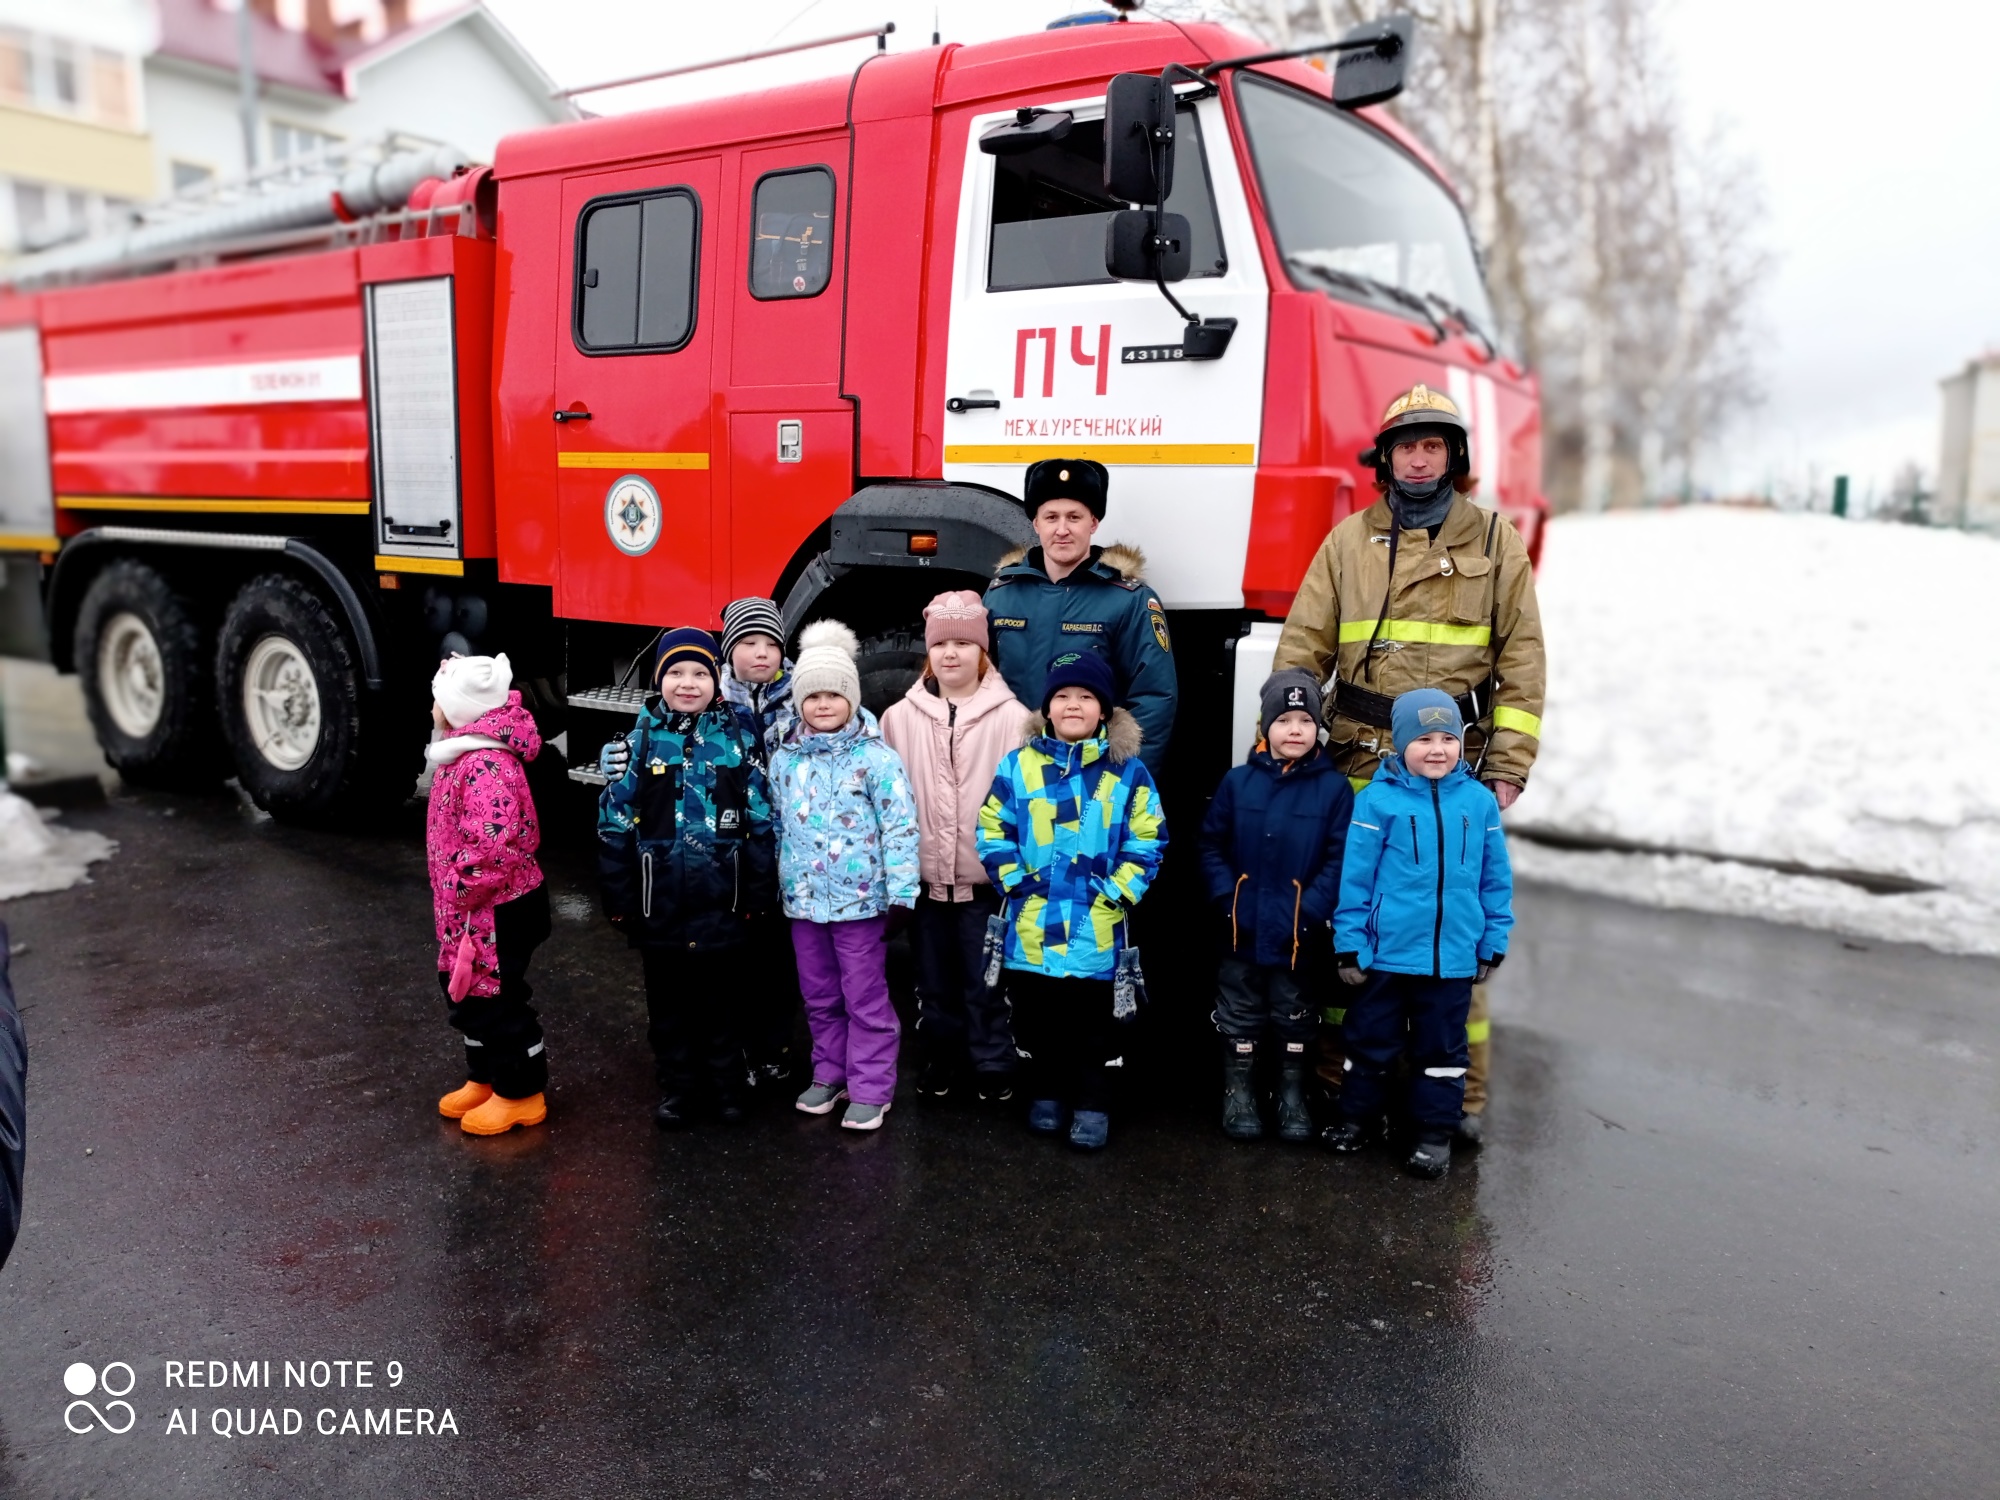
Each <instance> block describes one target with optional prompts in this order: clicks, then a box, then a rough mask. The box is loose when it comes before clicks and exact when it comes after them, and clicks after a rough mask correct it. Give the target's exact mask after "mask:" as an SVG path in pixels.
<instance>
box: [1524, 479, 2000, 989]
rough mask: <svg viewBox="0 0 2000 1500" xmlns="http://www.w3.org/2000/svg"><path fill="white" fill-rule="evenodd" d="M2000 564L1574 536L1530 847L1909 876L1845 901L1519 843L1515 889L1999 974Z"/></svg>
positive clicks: (1727, 534) (1810, 882)
mask: <svg viewBox="0 0 2000 1500" xmlns="http://www.w3.org/2000/svg"><path fill="white" fill-rule="evenodd" d="M1996 578H2000V542H1995V541H1993V540H1991V539H1988V538H1985V537H1979V536H1972V535H1968V534H1966V533H1963V532H1953V531H1931V530H1923V529H1919V528H1915V527H1903V526H1890V525H1880V524H1874V523H1867V522H1855V521H1837V520H1834V519H1832V518H1831V517H1826V516H1811V515H1781V514H1777V513H1774V512H1766V511H1740V510H1729V509H1722V508H1708V507H1702V508H1693V509H1682V510H1672V511H1649V512H1638V513H1626V514H1616V515H1609V516H1564V517H1562V518H1561V519H1559V520H1557V521H1556V522H1555V523H1554V524H1553V525H1551V526H1550V528H1549V535H1548V544H1547V551H1546V553H1545V555H1544V557H1543V561H1542V571H1541V579H1540V595H1541V604H1542V618H1543V622H1544V627H1545V630H1546V633H1547V637H1548V647H1549V694H1548V707H1547V710H1546V712H1545V715H1544V719H1545V724H1544V730H1545V733H1544V737H1543V740H1542V748H1541V754H1540V758H1539V759H1538V761H1537V762H1536V766H1535V772H1534V776H1533V785H1532V787H1531V788H1530V790H1529V793H1528V795H1527V796H1525V797H1523V798H1522V799H1521V801H1520V802H1519V803H1518V804H1517V806H1516V809H1515V811H1514V812H1513V813H1511V814H1510V815H1509V821H1510V823H1511V824H1512V825H1513V826H1514V827H1515V828H1517V829H1521V830H1523V831H1529V830H1534V829H1543V830H1548V831H1551V832H1555V833H1560V834H1565V835H1572V836H1585V837H1602V838H1608V839H1613V840H1618V841H1623V842H1627V843H1637V844H1644V845H1649V846H1656V847H1659V848H1664V849H1674V850H1688V851H1695V852H1697V853H1702V854H1710V855H1723V856H1730V855H1734V856H1739V857H1743V858H1750V859H1763V860H1777V861H1785V862H1793V863H1797V864H1800V865H1804V866H1808V867H1810V868H1812V869H1816V870H1840V871H1860V872H1866V873H1869V874H1875V875H1887V876H1896V877H1902V878H1904V879H1907V880H1912V881H1920V882H1923V883H1925V884H1929V885H1936V886H1940V887H1942V888H1943V889H1942V890H1940V891H1936V892H1925V893H1920V894H1910V895H1886V896H1885V895H1872V894H1870V893H1869V892H1868V891H1866V890H1864V889H1861V888H1859V887H1857V886H1854V885H1849V884H1844V883H1840V882H1836V881H1831V880H1825V879H1818V878H1813V877H1808V876H1799V875H1788V874H1780V873H1777V872H1775V871H1770V870H1765V869H1759V868H1754V867H1750V866H1745V865H1740V864H1719V863H1715V862H1713V861H1711V860H1705V859H1700V858H1689V857H1670V856H1664V855H1638V854H1596V853H1576V852H1570V851H1564V850H1557V849H1550V848H1546V847H1539V846H1535V845H1533V844H1531V843H1529V842H1527V841H1525V840H1523V841H1517V842H1516V844H1515V846H1514V847H1515V852H1516V856H1517V861H1518V869H1519V871H1520V873H1521V874H1522V875H1523V876H1526V877H1529V878H1533V879H1544V880H1553V881H1557V882H1558V883H1561V884H1565V885H1576V886H1579V887H1583V888H1586V889H1590V890H1596V891H1601V892H1604V893H1606V894H1610V895H1617V896H1622V897H1625V898H1628V899H1632V900H1639V901H1647V902H1652V903H1656V904H1660V905H1666V906H1681V907H1692V908H1696V909H1700V910H1706V911H1721V912H1731V913H1741V914H1744V915H1752V916H1763V917H1769V918H1773V919H1775V920H1780V921H1792V922H1801V923H1805V924H1807V925H1810V926H1815V927H1822V928H1829V929H1832V930H1835V931H1841V932H1851V933H1854V934H1857V935H1861V936H1867V937H1873V938H1878V939H1882V940H1900V941H1909V942H1920V943H1927V944H1929V945H1931V946H1932V947H1936V948H1941V949H1944V950H1946V951H1949V952H1964V953H1991V954H2000V778H1996V775H1995V768H1994V764H1993V757H1992V750H1991V743H1992V738H1993V736H1992V733H1991V731H1990V730H1989V728H1988V723H1989V721H1990V719H1991V718H1992V716H1993V709H1992V707H1991V706H1992V705H1994V704H1996V703H2000V650H1996V649H1995V646H1994V627H1993V621H1992V612H1991V603H1990V601H1991V600H1992V599H1993V598H1994V597H1995V595H1996V590H1995V586H1994V585H1995V581H1996Z"/></svg>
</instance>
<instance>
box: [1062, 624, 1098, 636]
mask: <svg viewBox="0 0 2000 1500" xmlns="http://www.w3.org/2000/svg"><path fill="white" fill-rule="evenodd" d="M1062 628H1063V633H1064V634H1066V635H1103V634H1104V626H1103V623H1102V622H1101V621H1097V620H1064V621H1063V627H1062Z"/></svg>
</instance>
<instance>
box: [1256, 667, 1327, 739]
mask: <svg viewBox="0 0 2000 1500" xmlns="http://www.w3.org/2000/svg"><path fill="white" fill-rule="evenodd" d="M1325 706H1326V698H1325V695H1324V694H1322V693H1321V692H1320V687H1319V679H1318V678H1317V677H1315V676H1313V674H1312V673H1310V672H1308V671H1306V670H1305V668H1303V667H1287V668H1285V670H1284V671H1282V672H1273V673H1272V674H1271V675H1270V676H1269V677H1266V678H1265V679H1264V686H1263V687H1261V688H1260V689H1258V691H1257V708H1258V713H1259V715H1260V717H1259V718H1258V720H1257V722H1258V723H1259V724H1260V725H1262V726H1263V730H1264V733H1265V734H1266V735H1269V734H1270V732H1271V726H1272V725H1273V724H1275V723H1277V721H1278V717H1279V715H1281V714H1288V713H1290V712H1292V711H1293V710H1294V709H1303V710H1304V711H1305V712H1306V713H1309V714H1311V715H1312V717H1313V722H1314V723H1315V724H1317V723H1318V722H1319V719H1320V713H1321V711H1322V710H1323V709H1324V708H1325Z"/></svg>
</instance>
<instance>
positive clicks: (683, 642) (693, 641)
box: [653, 625, 721, 688]
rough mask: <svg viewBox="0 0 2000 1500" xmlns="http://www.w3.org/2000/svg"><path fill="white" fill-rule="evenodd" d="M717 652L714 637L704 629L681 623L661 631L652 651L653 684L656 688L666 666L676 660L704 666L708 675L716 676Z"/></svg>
mask: <svg viewBox="0 0 2000 1500" xmlns="http://www.w3.org/2000/svg"><path fill="white" fill-rule="evenodd" d="M718 654H719V653H718V649H717V647H716V644H715V637H714V636H712V635H710V634H709V633H708V632H707V631H706V630H700V629H697V628H696V627H694V626H692V625H681V626H677V627H676V628H674V629H672V630H665V631H662V632H661V633H660V644H659V645H658V647H656V648H655V649H654V652H653V686H654V687H655V688H657V687H658V686H659V685H660V679H661V678H662V677H664V676H666V673H667V668H668V667H671V666H672V665H673V664H674V663H675V662H677V661H691V662H694V663H696V664H697V665H698V666H701V667H705V668H706V669H707V670H708V675H709V676H711V677H716V676H718V675H719V674H720V671H721V663H720V661H719V660H718V659H717V658H718Z"/></svg>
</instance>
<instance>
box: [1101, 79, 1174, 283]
mask: <svg viewBox="0 0 2000 1500" xmlns="http://www.w3.org/2000/svg"><path fill="white" fill-rule="evenodd" d="M1155 162H1157V163H1158V165H1159V174H1158V180H1157V181H1155V177H1154V170H1153V169H1154V164H1155ZM1173 190H1174V94H1173V90H1172V89H1170V88H1168V87H1167V84H1166V80H1165V79H1163V78H1156V77H1154V76H1153V75H1152V74H1150V73H1120V74H1119V75H1118V76H1117V77H1116V78H1113V79H1112V80H1111V86H1110V87H1109V88H1107V89H1106V90H1105V91H1104V195H1105V196H1106V197H1107V198H1116V199H1118V200H1119V201H1120V202H1122V203H1165V202H1166V201H1167V195H1168V194H1169V193H1171V192H1172V191H1173ZM1148 274H1149V275H1150V274H1151V273H1150V272H1149V273H1148Z"/></svg>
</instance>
